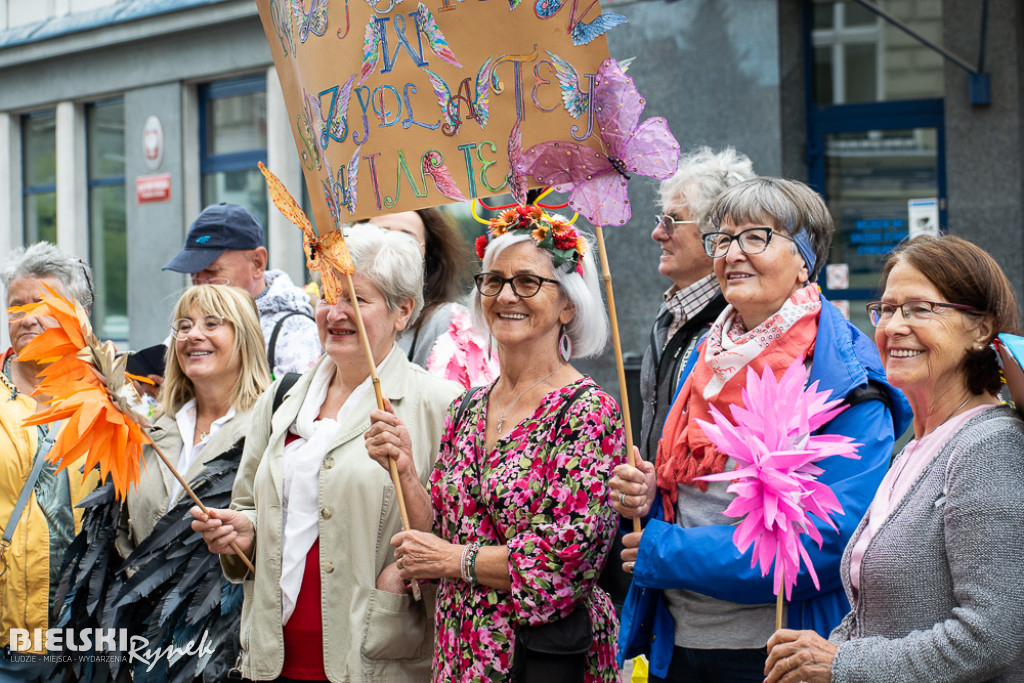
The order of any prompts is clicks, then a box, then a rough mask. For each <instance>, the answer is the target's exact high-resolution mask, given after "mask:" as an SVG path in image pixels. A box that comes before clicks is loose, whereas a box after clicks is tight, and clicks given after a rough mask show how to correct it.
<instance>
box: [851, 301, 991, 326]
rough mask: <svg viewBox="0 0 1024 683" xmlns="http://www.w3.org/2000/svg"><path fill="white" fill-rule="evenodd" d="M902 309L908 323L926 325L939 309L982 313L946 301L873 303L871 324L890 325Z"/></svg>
mask: <svg viewBox="0 0 1024 683" xmlns="http://www.w3.org/2000/svg"><path fill="white" fill-rule="evenodd" d="M897 308H898V309H900V312H901V313H902V314H903V319H904V320H906V321H907V322H908V323H915V322H916V323H926V322H928V321H929V320H931V319H932V318H934V317H935V309H937V308H952V309H955V310H958V311H966V312H968V313H981V311H979V310H978V309H977V308H974V307H973V306H965V305H963V304H948V303H946V302H944V301H925V300H924V299H911V300H910V301H904V302H903V303H902V304H899V305H896V304H889V303H885V302H884V301H872V302H871V303H869V304H868V305H867V309H868V317H869V318H870V319H871V324H872V325H874V326H875V327H878V326H879V325H882V324H885V323H888V322H889V320H890V319H892V317H893V316H894V315H896V309H897Z"/></svg>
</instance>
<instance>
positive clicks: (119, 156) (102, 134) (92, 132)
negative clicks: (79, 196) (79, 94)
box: [87, 102, 124, 180]
mask: <svg viewBox="0 0 1024 683" xmlns="http://www.w3.org/2000/svg"><path fill="white" fill-rule="evenodd" d="M87 126H88V131H87V136H88V138H87V139H88V141H89V143H88V145H89V179H90V180H98V179H101V178H120V177H123V176H124V104H123V103H121V102H108V103H105V104H98V105H95V106H93V107H89V110H88V115H87Z"/></svg>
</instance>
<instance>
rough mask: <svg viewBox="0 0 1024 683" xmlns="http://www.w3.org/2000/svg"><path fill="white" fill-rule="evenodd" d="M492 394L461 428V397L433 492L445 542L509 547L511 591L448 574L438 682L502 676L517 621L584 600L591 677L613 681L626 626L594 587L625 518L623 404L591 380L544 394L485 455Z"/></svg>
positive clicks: (468, 412)
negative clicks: (619, 486) (620, 511)
mask: <svg viewBox="0 0 1024 683" xmlns="http://www.w3.org/2000/svg"><path fill="white" fill-rule="evenodd" d="M581 387H587V390H586V391H584V392H582V393H581V394H579V395H578V396H577V398H576V400H575V401H573V402H572V404H571V405H570V406H568V409H567V410H565V411H563V410H562V408H563V404H564V403H565V402H566V401H568V400H569V399H570V397H571V396H572V395H573V394H574V393H575V392H576V390H577V389H579V388H581ZM492 388H493V384H492V385H491V386H490V387H487V388H486V389H480V390H477V392H476V395H475V396H474V397H473V398H472V399H470V402H469V404H468V405H467V407H466V409H465V412H464V414H463V415H462V417H461V419H460V420H459V421H460V423H461V424H458V425H456V424H453V421H454V418H455V415H456V413H457V412H458V409H459V406H460V404H461V403H462V401H461V400H458V401H455V402H454V403H453V404H452V407H451V408H450V409H449V417H448V420H447V421H446V429H445V435H444V437H443V439H442V443H441V452H440V454H439V456H438V459H437V465H436V466H435V469H434V471H433V473H432V474H431V477H430V496H431V499H432V502H433V507H434V529H435V531H436V532H437V533H438V535H439V536H440V537H441V538H443V539H445V540H446V541H449V542H451V543H457V544H467V543H472V542H474V541H479V542H480V543H481V545H496V544H504V545H506V546H507V547H508V552H509V558H508V561H509V573H510V575H511V583H512V587H511V590H498V589H494V588H489V587H487V586H482V585H479V584H477V585H469V584H467V583H466V582H464V581H462V580H461V579H441V584H440V588H439V591H438V596H437V612H436V618H435V621H436V627H437V639H436V643H437V645H436V647H435V649H434V665H433V672H434V681H436V682H437V683H452V682H459V683H470V682H473V683H477V682H481V683H482V682H500V681H505V680H506V677H507V673H508V672H509V670H510V669H511V666H512V653H513V651H514V649H515V635H514V631H515V628H516V626H518V625H520V624H524V623H528V624H542V623H545V622H549V621H554V620H556V619H560V618H563V617H565V616H566V615H568V614H569V613H570V612H571V611H572V610H573V608H574V607H575V606H576V604H577V602H579V601H581V600H582V601H583V604H585V605H586V607H587V610H588V612H589V614H590V622H591V626H592V629H593V633H594V644H593V645H592V646H591V649H590V652H589V654H588V658H587V674H586V679H585V680H586V681H587V683H592V682H595V683H596V682H598V681H607V682H609V683H611V682H613V681H615V680H616V678H617V669H616V664H615V654H616V640H617V638H618V630H619V626H618V619H617V618H616V616H615V610H614V608H613V607H612V604H611V601H610V600H609V599H608V596H607V595H606V594H605V593H604V591H602V590H601V589H600V588H598V587H597V586H596V582H597V578H598V575H599V574H600V572H601V568H602V567H603V566H604V563H605V560H606V558H607V556H608V551H609V549H610V547H611V543H612V539H613V538H614V536H615V531H616V526H617V523H618V516H617V515H616V514H615V512H614V510H613V509H612V508H611V506H610V505H609V504H608V480H609V479H610V478H611V475H612V470H613V469H614V468H615V466H616V465H617V464H619V463H620V462H622V461H623V459H624V456H623V440H624V438H625V437H624V433H623V430H622V420H621V416H620V413H619V407H618V405H617V404H616V403H615V401H614V400H613V399H612V398H611V397H610V396H609V395H608V394H606V393H604V392H603V391H601V389H600V387H598V386H597V384H595V383H594V381H593V380H592V379H590V378H589V377H584V378H582V379H580V380H577V381H576V382H574V383H572V384H570V385H568V386H566V387H562V388H561V389H558V390H556V391H553V392H551V393H550V394H548V395H547V396H545V397H544V399H543V401H541V405H540V407H538V408H537V410H536V411H535V412H534V413H533V415H532V416H530V417H528V418H527V419H525V420H524V421H523V422H521V423H519V424H518V425H516V426H515V427H513V428H512V429H511V430H510V431H509V432H508V433H507V434H505V435H504V436H503V437H501V438H499V439H498V441H497V443H496V444H495V445H494V448H493V449H492V450H491V451H490V452H489V453H487V452H485V450H484V449H485V445H484V439H485V436H486V431H487V399H488V396H489V395H490V391H491V389H492ZM556 421H557V422H558V424H555V422H556Z"/></svg>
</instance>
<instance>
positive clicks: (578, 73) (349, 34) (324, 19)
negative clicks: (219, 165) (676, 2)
mask: <svg viewBox="0 0 1024 683" xmlns="http://www.w3.org/2000/svg"><path fill="white" fill-rule="evenodd" d="M257 5H258V7H259V13H260V18H261V19H262V21H263V27H264V31H265V33H266V35H267V40H268V41H269V44H270V48H271V52H272V53H273V56H274V64H275V66H276V68H277V71H278V76H279V77H280V80H281V87H282V89H283V91H284V96H285V102H286V105H287V108H288V117H289V121H290V123H291V128H292V134H293V136H294V138H295V143H296V145H297V147H298V150H299V154H300V157H301V159H302V165H303V173H304V174H305V179H306V184H307V187H308V188H309V193H310V197H311V199H312V203H313V213H314V217H315V219H316V222H317V224H318V225H321V226H338V225H340V224H341V223H344V222H349V221H352V220H357V219H360V218H367V217H372V216H375V215H380V214H382V213H393V212H397V211H405V210H410V209H415V208H420V207H426V206H437V205H440V204H445V203H450V202H455V201H464V200H466V199H470V198H473V197H487V196H492V195H495V194H501V193H504V192H508V191H509V180H510V175H512V174H510V169H512V168H514V166H515V164H514V163H513V162H510V159H517V158H518V157H519V155H520V154H521V150H523V149H527V148H528V147H530V146H531V145H534V144H536V143H539V142H542V141H545V140H552V139H566V140H569V139H573V140H576V141H578V142H579V143H580V144H582V145H587V146H591V147H593V148H594V149H595V150H597V151H599V152H601V151H602V150H601V143H600V141H599V138H598V136H597V135H596V133H595V131H594V128H595V126H594V112H593V109H592V108H591V107H590V106H589V102H588V95H589V93H590V92H591V91H592V87H593V82H594V77H595V75H596V74H597V71H598V68H599V67H600V65H601V62H602V61H603V60H604V59H605V58H607V57H608V46H607V42H606V40H605V37H604V33H605V32H606V31H608V30H609V29H611V28H612V27H614V26H616V25H617V24H621V23H624V22H625V21H626V19H625V17H622V16H620V15H617V14H614V13H605V12H602V10H601V6H600V4H599V2H598V0H592V1H591V2H584V3H576V2H573V3H566V2H565V1H564V0H527V1H526V2H522V1H521V0H510V1H509V2H462V1H461V0H459V1H458V2H450V1H449V0H439V1H438V0H435V1H434V2H432V4H431V5H429V6H428V5H426V4H424V3H418V4H415V3H413V2H410V0H405V1H402V0H382V1H381V2H377V3H375V4H374V3H367V2H341V1H335V0H330V2H328V0H305V1H302V0H257ZM517 124H518V125H517ZM271 170H273V169H271ZM512 180H513V182H525V179H524V178H521V177H513V178H512ZM290 189H292V192H293V193H296V190H295V188H290Z"/></svg>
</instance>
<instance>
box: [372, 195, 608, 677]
mask: <svg viewBox="0 0 1024 683" xmlns="http://www.w3.org/2000/svg"><path fill="white" fill-rule="evenodd" d="M587 246H588V244H587V241H586V240H585V239H584V238H583V237H582V236H580V235H579V234H578V233H577V232H576V230H575V229H574V228H573V227H572V226H570V225H568V224H566V223H565V222H563V220H561V219H559V218H558V217H551V216H548V215H547V214H544V213H543V212H542V211H541V210H540V209H539V208H537V207H532V206H529V207H518V208H516V209H510V210H508V211H506V212H505V213H503V214H502V215H501V218H499V219H495V220H493V221H492V222H491V230H490V232H489V233H488V234H487V235H484V236H482V237H480V238H479V240H478V241H477V253H478V255H480V257H481V258H482V259H483V272H481V273H479V274H478V275H477V276H476V278H475V280H476V291H475V292H474V293H473V298H472V304H471V305H472V312H473V316H474V319H475V321H476V323H477V326H478V327H480V328H483V327H484V326H486V328H487V329H488V330H489V331H490V333H491V335H492V336H493V338H494V341H495V343H496V344H497V351H498V357H499V359H500V361H501V373H500V376H499V377H498V379H497V380H495V381H494V382H493V383H491V384H490V385H487V386H484V387H481V388H477V389H471V390H470V391H469V392H467V393H466V394H464V395H463V397H462V399H460V400H459V401H457V402H456V403H454V404H453V405H452V408H451V409H450V410H449V417H448V419H447V420H446V421H445V430H444V434H443V437H442V442H441V452H440V454H439V455H438V460H437V465H436V467H435V468H434V470H433V472H430V473H428V474H429V481H428V482H427V485H426V486H423V485H421V484H420V478H421V477H422V476H423V474H424V472H423V471H422V470H421V469H419V468H418V466H417V465H416V464H414V461H413V458H412V455H413V453H412V452H411V451H410V448H409V445H410V442H409V439H408V437H407V431H408V430H407V427H406V424H407V421H405V420H403V419H399V418H396V417H395V416H393V415H391V414H389V413H384V412H375V413H374V415H373V417H374V426H373V427H372V428H371V429H370V431H368V432H367V434H366V443H367V449H368V451H369V453H370V455H371V456H372V457H373V458H374V459H375V460H377V461H378V462H379V463H380V465H381V466H382V467H387V465H388V459H389V458H395V459H396V461H397V466H398V469H399V472H401V473H402V477H403V486H406V487H407V488H405V491H406V492H407V493H406V495H407V496H408V497H409V510H410V516H411V517H412V518H413V526H414V527H415V528H416V529H417V530H415V531H409V532H404V533H400V534H398V535H396V536H395V538H394V539H392V541H391V543H392V545H394V546H395V548H396V549H395V556H396V557H397V558H398V561H397V565H398V568H399V571H400V573H401V576H402V578H403V579H406V580H425V579H426V580H431V579H440V587H439V592H438V598H437V614H436V619H435V622H436V625H437V637H436V641H435V651H434V668H433V680H434V681H435V682H436V683H451V682H460V683H462V682H465V683H469V682H470V681H477V682H484V683H486V682H488V681H491V682H498V681H509V682H512V681H531V682H536V681H558V682H560V683H561V682H565V683H572V682H574V681H576V682H582V681H588V682H592V681H606V682H608V683H611V682H612V681H615V680H617V668H616V665H615V638H616V633H617V621H616V619H615V612H614V609H613V607H612V605H611V602H610V601H609V599H608V596H607V595H606V594H605V593H604V592H603V591H602V590H601V589H599V588H598V587H597V586H596V582H597V578H598V574H599V573H600V570H601V567H602V566H603V565H604V563H605V560H606V558H607V554H608V549H609V547H610V544H611V541H612V538H613V536H614V533H615V515H613V514H612V513H611V510H610V509H609V508H608V506H607V497H608V488H607V482H608V479H609V478H610V476H611V470H612V468H613V467H614V465H615V464H616V463H618V462H621V461H622V447H623V439H624V435H623V431H622V425H621V419H620V415H619V409H618V406H617V405H616V403H615V401H614V400H613V399H612V398H611V397H610V396H608V395H607V394H606V393H604V392H603V391H602V390H601V389H600V388H599V387H598V386H597V385H596V384H595V383H594V381H593V380H592V379H590V378H589V377H586V376H585V375H582V374H580V372H579V371H577V370H576V369H575V368H574V367H573V366H572V364H571V361H572V360H573V359H574V358H585V357H589V356H593V355H596V354H598V353H600V352H601V350H602V349H603V348H604V346H605V342H606V340H607V336H608V319H607V315H606V313H605V311H604V307H603V304H602V301H601V293H600V289H599V287H598V280H597V273H596V271H595V267H594V261H593V257H592V256H590V255H589V254H588V253H587ZM405 482H408V483H407V484H406V483H405ZM431 531H432V533H431ZM556 622H557V623H556ZM553 624H554V625H553ZM560 629H561V630H560ZM544 643H546V646H545V645H544ZM545 650H546V652H545Z"/></svg>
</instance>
